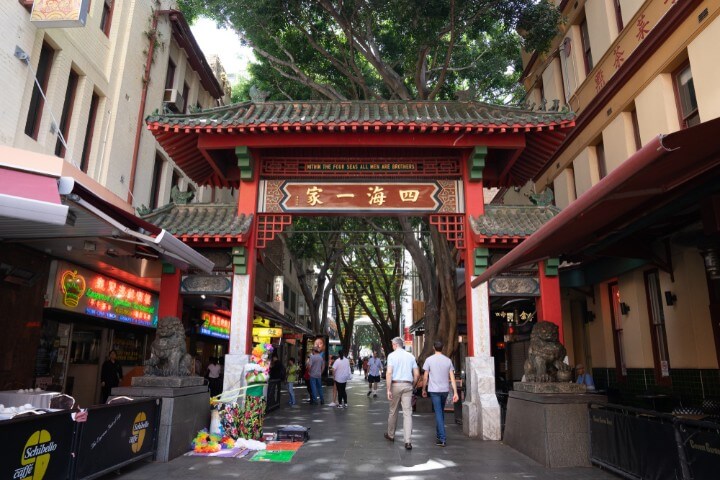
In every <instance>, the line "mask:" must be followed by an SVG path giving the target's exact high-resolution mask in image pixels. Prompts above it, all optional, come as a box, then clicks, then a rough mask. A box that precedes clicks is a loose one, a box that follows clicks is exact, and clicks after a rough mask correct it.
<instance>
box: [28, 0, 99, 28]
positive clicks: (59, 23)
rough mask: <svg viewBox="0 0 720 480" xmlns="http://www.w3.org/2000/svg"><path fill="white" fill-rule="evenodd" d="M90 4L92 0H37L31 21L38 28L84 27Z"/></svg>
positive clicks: (34, 3)
mask: <svg viewBox="0 0 720 480" xmlns="http://www.w3.org/2000/svg"><path fill="white" fill-rule="evenodd" d="M104 1H105V2H108V1H110V3H112V1H113V0H104ZM89 4H90V0H35V1H34V2H33V8H32V13H31V14H30V21H31V22H32V23H33V24H34V25H35V26H36V27H38V28H68V27H84V26H85V21H86V20H87V13H88V7H89V6H90V5H89Z"/></svg>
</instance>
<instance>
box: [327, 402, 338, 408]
mask: <svg viewBox="0 0 720 480" xmlns="http://www.w3.org/2000/svg"><path fill="white" fill-rule="evenodd" d="M336 405H337V403H335V402H330V403H328V407H334V406H336Z"/></svg>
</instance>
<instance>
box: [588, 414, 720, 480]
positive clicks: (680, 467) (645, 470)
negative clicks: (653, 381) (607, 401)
mask: <svg viewBox="0 0 720 480" xmlns="http://www.w3.org/2000/svg"><path fill="white" fill-rule="evenodd" d="M589 408H590V411H589V423H590V459H591V461H592V462H593V463H594V464H596V465H599V466H601V467H604V468H607V469H608V470H611V471H613V472H615V473H617V474H618V475H621V476H623V477H625V478H638V479H650V480H655V479H657V480H667V479H682V480H703V479H711V478H712V479H717V478H718V472H719V471H720V424H716V423H712V422H698V421H692V420H687V419H682V418H677V417H673V416H671V415H667V414H662V413H658V412H654V411H648V410H640V409H636V408H630V407H624V406H621V405H600V404H590V405H589Z"/></svg>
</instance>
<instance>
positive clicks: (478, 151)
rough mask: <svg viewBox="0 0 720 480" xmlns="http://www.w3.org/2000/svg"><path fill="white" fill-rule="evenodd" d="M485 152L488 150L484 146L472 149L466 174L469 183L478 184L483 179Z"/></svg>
mask: <svg viewBox="0 0 720 480" xmlns="http://www.w3.org/2000/svg"><path fill="white" fill-rule="evenodd" d="M487 152H488V149H487V147H485V146H477V147H475V148H473V151H472V153H471V154H470V158H469V159H468V172H469V177H470V180H471V181H475V182H479V181H481V180H482V179H483V170H484V169H485V157H486V156H487Z"/></svg>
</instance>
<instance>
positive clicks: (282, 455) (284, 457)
mask: <svg viewBox="0 0 720 480" xmlns="http://www.w3.org/2000/svg"><path fill="white" fill-rule="evenodd" d="M293 455H295V452H293V451H289V450H279V451H270V450H260V451H259V452H257V453H256V454H255V455H253V457H252V458H251V459H250V461H251V462H278V463H288V462H290V460H292V457H293Z"/></svg>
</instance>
